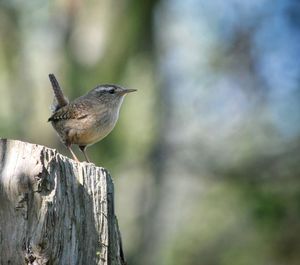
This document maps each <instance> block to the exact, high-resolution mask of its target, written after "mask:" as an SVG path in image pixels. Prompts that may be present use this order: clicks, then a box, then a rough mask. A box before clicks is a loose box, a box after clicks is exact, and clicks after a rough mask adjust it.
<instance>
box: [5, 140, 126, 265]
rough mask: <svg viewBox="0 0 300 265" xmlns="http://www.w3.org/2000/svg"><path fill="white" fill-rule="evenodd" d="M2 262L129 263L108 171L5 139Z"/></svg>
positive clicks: (52, 263) (50, 263)
mask: <svg viewBox="0 0 300 265" xmlns="http://www.w3.org/2000/svg"><path fill="white" fill-rule="evenodd" d="M0 264H1V265H6V264H12V265H19V264H35V265H40V264H43V265H45V264H47V265H56V264H62V265H67V264H69V265H77V264H78V265H79V264H82V265H93V264H97V265H98V264H101V265H111V264H113V265H114V264H116V265H124V264H125V260H124V255H123V250H122V244H121V237H120V232H119V228H118V223H117V218H116V216H115V213H114V187H113V182H112V179H111V177H110V175H109V173H108V172H107V171H106V170H105V169H104V168H100V167H96V166H94V165H93V164H90V163H85V162H84V163H77V162H75V161H73V160H71V159H68V158H66V157H64V156H62V155H60V154H58V153H57V151H55V150H53V149H49V148H46V147H44V146H40V145H36V144H30V143H24V142H20V141H14V140H5V139H0Z"/></svg>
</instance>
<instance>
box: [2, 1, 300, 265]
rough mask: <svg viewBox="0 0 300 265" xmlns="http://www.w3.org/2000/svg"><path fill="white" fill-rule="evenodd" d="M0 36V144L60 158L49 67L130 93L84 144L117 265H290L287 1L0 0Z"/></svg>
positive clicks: (292, 190) (70, 81)
mask: <svg viewBox="0 0 300 265" xmlns="http://www.w3.org/2000/svg"><path fill="white" fill-rule="evenodd" d="M0 38H1V42H0V95H1V96H0V137H3V138H4V137H5V138H13V139H20V140H23V141H29V142H33V143H38V144H42V145H46V146H48V147H52V148H57V149H58V150H59V151H60V152H61V153H63V154H65V155H68V156H70V154H69V153H68V152H67V150H66V149H65V148H64V147H63V145H62V144H61V143H60V142H59V139H58V137H57V136H56V134H55V132H54V130H53V129H52V127H51V125H50V124H49V123H47V118H48V117H49V115H50V109H49V106H50V104H51V102H52V91H51V86H50V82H49V80H48V74H49V73H54V74H55V75H56V77H57V78H58V80H59V82H60V84H61V86H62V87H63V89H64V91H65V93H66V94H67V95H68V96H69V98H70V99H73V98H75V97H77V96H79V95H81V94H83V93H85V92H86V91H88V90H90V89H92V88H93V87H95V86H96V85H97V84H101V83H117V84H120V85H122V86H125V87H128V88H135V89H138V93H135V94H130V95H129V96H127V98H126V99H125V102H124V104H123V108H122V110H121V114H120V119H119V122H118V124H117V126H116V128H115V129H114V131H113V132H112V133H111V134H110V135H109V136H108V137H107V138H106V139H105V140H103V141H101V142H99V143H97V144H95V145H94V146H92V147H91V148H89V150H88V152H89V155H90V158H91V160H92V161H93V162H94V163H95V164H97V165H99V166H103V167H106V168H108V169H109V171H110V172H111V173H112V175H113V177H114V182H115V190H116V212H117V215H118V218H119V224H120V228H121V232H122V236H123V243H124V248H125V254H126V257H127V260H128V264H130V265H140V264H143V265H173V264H176V265H195V264H199V265H200V264H201V265H253V264H256V265H266V264H272V265H281V264H289V265H297V264H300V263H299V262H300V237H299V235H300V174H299V173H300V148H299V147H300V104H299V103H300V2H299V1H298V0H294V1H292V0H286V1H274V0H252V1H246V0H228V1H221V0H211V1H205V0H187V1H182V0H160V1H159V0H155V1H151V0H146V1H138V0H127V1H125V0H123V1H109V0H101V1H81V0H57V1H44V0H43V1H38V0H34V1H20V0H12V1H8V0H7V1H1V2H0ZM76 152H77V153H78V154H79V152H78V150H76ZM79 155H80V157H81V158H82V156H81V154H79Z"/></svg>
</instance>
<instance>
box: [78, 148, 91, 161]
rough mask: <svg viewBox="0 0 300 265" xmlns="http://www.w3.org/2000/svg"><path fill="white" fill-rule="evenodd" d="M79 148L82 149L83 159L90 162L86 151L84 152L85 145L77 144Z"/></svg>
mask: <svg viewBox="0 0 300 265" xmlns="http://www.w3.org/2000/svg"><path fill="white" fill-rule="evenodd" d="M79 149H80V150H81V151H82V153H83V154H84V157H85V159H86V162H88V163H90V160H89V158H88V156H87V153H86V151H85V149H86V145H79Z"/></svg>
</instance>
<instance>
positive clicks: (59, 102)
mask: <svg viewBox="0 0 300 265" xmlns="http://www.w3.org/2000/svg"><path fill="white" fill-rule="evenodd" d="M49 79H50V82H51V84H52V88H53V92H54V99H53V103H52V105H51V110H52V112H55V111H57V110H58V109H60V108H62V107H63V106H65V105H67V104H69V100H68V98H66V97H65V96H64V94H63V92H62V89H61V87H60V85H59V83H58V81H57V79H56V78H55V75H54V74H49Z"/></svg>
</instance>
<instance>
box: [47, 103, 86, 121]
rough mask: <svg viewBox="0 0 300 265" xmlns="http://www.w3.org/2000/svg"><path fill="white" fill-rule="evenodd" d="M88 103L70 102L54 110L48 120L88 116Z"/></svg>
mask: <svg viewBox="0 0 300 265" xmlns="http://www.w3.org/2000/svg"><path fill="white" fill-rule="evenodd" d="M89 109H90V105H89V103H88V102H85V101H80V102H71V103H70V104H68V105H66V106H64V107H62V108H60V109H58V110H57V111H55V112H54V113H53V114H52V116H51V117H50V118H49V119H48V121H59V120H70V119H75V120H80V119H83V118H85V117H87V116H88V114H89Z"/></svg>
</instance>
